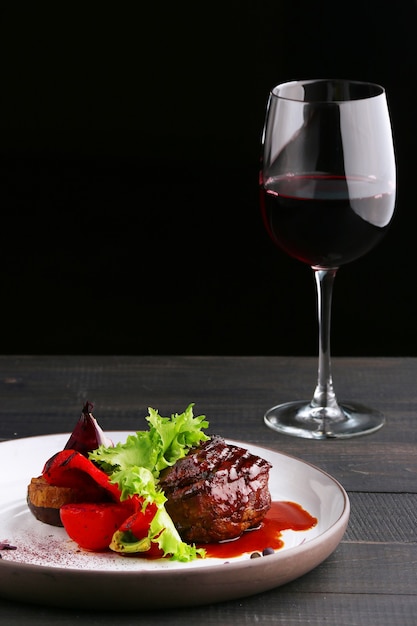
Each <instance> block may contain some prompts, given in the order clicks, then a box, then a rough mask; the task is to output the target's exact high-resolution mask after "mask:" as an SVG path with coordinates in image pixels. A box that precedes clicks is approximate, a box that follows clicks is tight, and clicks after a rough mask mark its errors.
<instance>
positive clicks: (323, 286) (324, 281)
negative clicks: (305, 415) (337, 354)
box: [311, 267, 339, 409]
mask: <svg viewBox="0 0 417 626" xmlns="http://www.w3.org/2000/svg"><path fill="white" fill-rule="evenodd" d="M313 270H314V277H315V281H316V289H317V312H318V321H319V364H318V382H317V387H316V389H315V391H314V396H313V400H312V403H311V404H312V405H313V406H314V407H323V408H334V409H339V406H338V403H337V399H336V394H335V392H334V390H333V381H332V372H331V358H330V322H331V308H332V295H333V284H334V279H335V276H336V272H337V268H331V269H320V268H314V267H313Z"/></svg>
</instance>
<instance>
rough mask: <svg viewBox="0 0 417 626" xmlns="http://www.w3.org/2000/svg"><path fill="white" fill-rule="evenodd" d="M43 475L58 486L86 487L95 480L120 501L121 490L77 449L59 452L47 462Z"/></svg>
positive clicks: (51, 483)
mask: <svg viewBox="0 0 417 626" xmlns="http://www.w3.org/2000/svg"><path fill="white" fill-rule="evenodd" d="M42 475H43V476H44V478H45V480H46V481H47V482H48V483H49V484H50V485H55V486H56V487H73V488H77V487H79V488H82V487H85V485H86V482H89V481H90V482H91V481H93V482H94V483H96V484H97V485H98V486H99V487H102V488H103V489H104V490H105V491H106V492H108V495H109V496H110V497H111V499H113V500H115V501H116V502H120V495H121V491H120V489H119V487H118V486H117V485H116V484H114V483H111V482H110V480H109V477H108V476H107V474H106V473H105V472H103V470H101V469H100V468H99V467H97V465H95V464H94V463H93V462H92V461H90V459H87V458H86V457H85V456H83V455H82V454H81V453H80V452H77V451H76V450H62V451H61V452H57V453H56V454H55V455H54V456H52V457H51V458H50V459H48V461H47V462H46V463H45V466H44V468H43V472H42Z"/></svg>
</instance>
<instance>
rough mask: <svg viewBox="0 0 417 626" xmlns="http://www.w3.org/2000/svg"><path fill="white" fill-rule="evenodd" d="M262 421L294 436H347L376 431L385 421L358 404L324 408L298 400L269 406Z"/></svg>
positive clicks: (376, 412)
mask: <svg viewBox="0 0 417 626" xmlns="http://www.w3.org/2000/svg"><path fill="white" fill-rule="evenodd" d="M264 422H265V424H266V425H267V426H269V428H272V429H273V430H276V431H277V432H279V433H284V434H286V435H292V436H293V437H304V438H307V439H347V438H349V437H357V436H359V435H367V434H370V433H373V432H375V431H376V430H378V429H379V428H381V427H382V426H383V425H384V423H385V418H384V416H383V415H382V413H379V412H378V411H375V410H374V409H370V408H368V407H365V406H362V405H360V404H342V405H340V406H336V407H335V408H327V407H326V408H325V407H314V406H312V404H311V403H309V402H305V401H304V402H303V401H299V402H287V403H286V404H280V405H278V406H274V407H272V408H271V409H269V410H268V411H267V412H266V413H265V415H264Z"/></svg>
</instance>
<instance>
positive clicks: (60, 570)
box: [0, 430, 350, 610]
mask: <svg viewBox="0 0 417 626" xmlns="http://www.w3.org/2000/svg"><path fill="white" fill-rule="evenodd" d="M135 432H136V431H126V430H123V431H122V430H108V431H106V435H108V436H109V437H110V438H112V437H123V436H127V435H130V434H134V433H135ZM65 436H67V437H68V436H69V434H68V433H65V432H61V433H48V434H46V435H34V436H29V437H19V438H16V439H9V440H7V441H2V442H0V450H1V447H2V445H3V446H4V445H5V446H8V445H12V444H16V443H18V442H21V441H22V440H24V441H26V442H28V443H30V442H31V441H36V440H40V439H42V440H45V439H51V440H52V439H53V438H56V437H62V438H64V437H65ZM224 439H225V441H226V442H228V443H231V444H235V445H239V446H241V447H246V448H249V450H251V449H252V448H257V449H258V450H265V451H266V452H269V453H271V454H273V455H278V456H279V457H283V458H288V459H291V460H292V461H295V462H297V463H300V464H302V465H304V466H307V467H309V468H311V469H313V470H314V471H317V472H319V473H320V474H322V475H323V476H324V477H325V478H326V479H327V480H329V481H330V482H331V483H332V484H333V485H334V486H335V487H336V488H337V490H338V491H339V492H340V494H341V496H342V498H343V505H342V510H341V513H340V515H339V516H338V518H337V519H336V520H335V521H333V523H332V524H331V525H330V526H329V527H327V528H326V529H325V530H323V532H321V533H320V534H319V535H316V536H315V537H312V538H311V539H309V540H308V541H306V542H305V543H301V544H298V545H296V546H290V547H288V548H286V549H285V550H284V551H282V552H281V551H279V550H278V551H276V552H275V553H274V554H271V555H268V557H264V558H262V559H246V560H240V561H235V562H233V563H232V568H233V569H232V575H233V572H237V573H239V572H240V571H241V570H246V569H247V568H248V566H249V564H250V568H251V570H252V571H253V573H254V577H255V576H256V575H257V574H259V573H260V572H263V570H265V568H266V565H267V564H268V565H269V569H271V567H272V568H273V566H274V565H277V564H279V563H285V562H287V561H291V560H292V558H293V557H294V553H296V556H297V559H298V560H299V559H300V557H301V558H302V557H303V556H304V555H305V554H306V553H310V552H312V551H315V550H316V549H318V547H319V546H321V545H324V544H326V541H325V539H326V540H327V544H328V546H327V549H326V550H324V556H323V558H320V559H319V560H318V561H317V563H316V564H315V565H313V567H312V568H308V569H307V570H305V571H304V572H302V573H301V574H297V575H295V576H294V577H292V578H291V577H290V578H289V579H288V580H286V581H284V582H285V583H286V582H290V580H293V579H294V578H298V577H299V576H300V575H303V574H304V573H307V572H308V571H310V570H311V569H315V567H317V566H318V565H319V564H320V563H322V562H323V561H324V560H326V559H327V558H328V557H329V556H330V554H331V553H332V552H333V551H334V550H335V548H336V547H337V545H338V544H339V543H340V541H341V539H342V537H343V535H344V533H345V530H346V527H347V524H348V522H349V517H350V500H349V496H348V494H347V492H346V490H345V488H344V487H343V485H342V484H341V483H340V482H339V481H338V480H337V479H336V478H334V477H333V476H332V475H331V474H329V473H328V472H327V471H326V470H323V469H322V468H320V467H318V466H317V465H315V464H313V463H311V462H309V461H305V460H303V459H300V458H299V457H297V456H295V455H293V454H289V453H287V452H281V451H277V450H275V449H273V448H271V447H269V446H265V445H263V444H258V443H251V442H247V441H242V440H239V439H232V438H229V437H224ZM324 538H325V539H324ZM12 571H15V573H16V572H17V573H18V574H21V575H22V576H23V577H27V576H34V577H35V578H36V577H37V576H39V575H41V576H42V575H45V572H48V573H52V574H53V576H54V577H55V576H57V577H59V578H60V579H62V581H63V582H65V580H66V579H72V578H73V577H76V579H77V580H78V579H79V580H80V581H81V582H82V581H84V580H86V579H90V580H91V578H92V577H93V576H94V578H96V579H97V580H98V581H100V580H103V579H105V580H108V581H109V582H110V583H112V582H113V581H115V580H118V581H121V580H124V579H126V578H127V580H133V579H135V578H137V577H139V576H140V577H141V579H142V581H143V579H145V580H146V581H148V580H152V579H153V580H155V577H157V578H158V579H162V580H161V582H164V581H166V580H172V579H173V580H174V581H176V580H177V579H178V578H181V577H184V575H185V574H187V575H191V576H192V575H193V574H196V572H197V571H198V573H199V575H200V576H207V575H212V576H213V577H216V576H218V575H220V578H222V576H221V575H222V574H224V573H225V563H224V562H223V561H222V562H221V563H214V564H211V565H210V566H209V567H207V568H202V567H193V564H192V563H188V564H187V567H186V568H184V569H182V568H181V567H177V568H173V569H169V568H168V569H158V570H155V569H142V570H139V569H138V570H117V569H113V570H112V569H103V570H101V569H97V570H94V569H89V568H85V569H84V568H83V569H76V568H67V567H62V566H50V565H48V564H35V563H26V562H20V561H9V560H8V559H7V558H3V559H0V579H1V578H2V576H3V575H6V576H7V575H8V574H9V575H10V573H11V572H12ZM229 571H230V570H229ZM2 572H3V573H2ZM262 577H263V576H262ZM280 584H284V583H278V584H274V583H273V581H272V583H271V585H269V586H263V587H262V588H261V591H263V590H265V591H266V590H268V589H271V588H274V587H276V586H280ZM258 592H259V590H257V591H256V590H255V591H254V593H258ZM244 595H245V596H247V595H250V593H249V594H248V593H245V594H244ZM0 596H2V597H9V598H10V599H16V598H12V597H11V596H10V594H9V595H7V594H6V595H5V594H4V593H3V590H0ZM239 597H243V596H242V595H241V594H239V593H235V595H233V594H232V595H230V596H227V597H226V598H220V599H219V600H218V601H221V600H224V599H237V598H239ZM72 600H73V598H72ZM29 601H31V602H33V599H31V600H29ZM209 601H210V602H216V601H217V600H216V599H215V598H214V599H213V598H211V599H210V600H209ZM40 603H41V604H43V605H45V604H50V603H47V602H40ZM204 603H205V602H196V604H204ZM194 604H195V603H187V604H181V603H174V604H173V603H172V602H171V603H168V604H167V605H166V608H169V607H171V608H172V607H175V606H192V605H194ZM55 606H65V604H62V603H61V602H60V603H58V604H55ZM71 606H74V603H73V602H72V604H71ZM80 608H83V607H82V606H80ZM120 608H124V607H115V609H117V610H119V609H120ZM126 608H129V609H130V610H131V609H132V606H130V607H126ZM159 608H160V607H159Z"/></svg>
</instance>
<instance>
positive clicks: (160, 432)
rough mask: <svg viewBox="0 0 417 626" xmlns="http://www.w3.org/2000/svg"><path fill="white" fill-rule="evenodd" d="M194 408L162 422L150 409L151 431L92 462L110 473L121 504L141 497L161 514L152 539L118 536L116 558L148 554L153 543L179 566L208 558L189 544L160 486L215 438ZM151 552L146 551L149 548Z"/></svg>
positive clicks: (105, 449)
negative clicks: (167, 472)
mask: <svg viewBox="0 0 417 626" xmlns="http://www.w3.org/2000/svg"><path fill="white" fill-rule="evenodd" d="M193 406H194V405H193V404H190V405H188V407H187V408H186V409H185V411H184V412H183V413H180V414H178V413H176V414H174V415H171V417H161V416H160V415H159V413H158V411H156V410H155V409H152V408H149V415H148V416H147V417H146V420H147V421H148V424H149V430H147V431H138V432H136V434H135V435H129V436H128V438H127V440H126V442H125V443H118V444H117V445H116V446H114V447H105V446H100V447H99V448H97V450H94V451H93V452H91V453H90V454H89V458H90V459H91V460H92V461H94V462H95V463H97V464H98V465H99V467H101V469H102V470H103V471H105V472H106V473H107V474H108V475H109V477H110V480H111V482H113V483H116V484H117V485H118V487H119V488H120V490H121V499H122V500H125V499H127V498H128V497H130V496H133V495H139V496H141V497H142V498H144V499H145V502H148V503H150V502H154V503H155V504H156V505H157V507H158V511H157V513H156V515H155V517H154V518H153V520H152V522H151V525H150V529H149V533H148V537H147V538H145V540H143V539H142V540H141V541H140V542H138V541H137V540H136V539H135V537H133V536H132V535H131V533H122V532H119V531H118V532H116V533H115V534H114V536H113V540H112V543H111V545H110V547H111V548H112V549H113V550H115V551H116V552H129V553H133V552H142V551H146V550H147V549H149V545H150V543H149V542H150V541H154V542H157V543H158V545H159V547H160V548H161V549H162V550H163V551H164V554H165V555H171V558H173V559H175V560H179V561H189V560H192V559H194V558H196V557H197V556H204V550H198V549H196V548H195V546H191V545H189V544H186V543H184V542H183V541H182V540H181V537H180V536H179V534H178V532H177V530H176V528H175V526H174V523H173V522H172V520H171V518H170V517H169V515H168V513H167V511H166V509H165V506H164V504H165V502H166V498H165V495H164V493H163V491H162V490H161V489H160V487H159V484H158V478H159V474H160V472H161V471H162V470H163V469H165V468H167V467H170V466H172V465H174V463H175V462H176V461H177V460H178V459H181V458H182V457H184V456H186V455H187V453H188V451H189V450H190V448H192V447H193V446H195V445H198V444H199V443H201V442H203V441H207V440H208V439H209V438H210V437H209V436H208V435H206V434H205V433H204V432H203V429H204V428H208V425H209V424H208V422H207V421H206V419H205V416H204V415H199V416H197V417H194V415H193ZM146 546H147V547H146Z"/></svg>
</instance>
